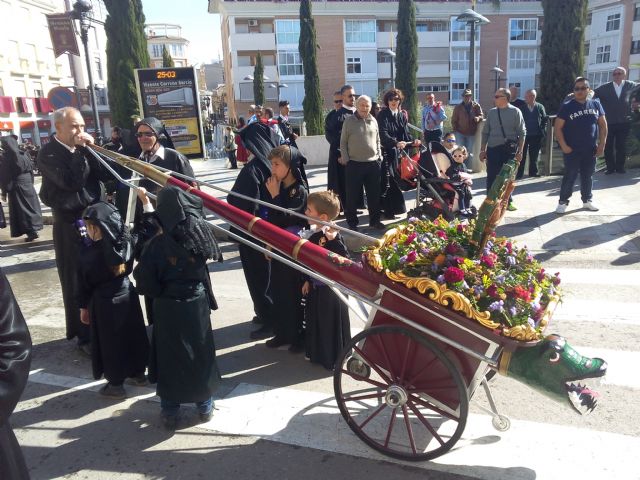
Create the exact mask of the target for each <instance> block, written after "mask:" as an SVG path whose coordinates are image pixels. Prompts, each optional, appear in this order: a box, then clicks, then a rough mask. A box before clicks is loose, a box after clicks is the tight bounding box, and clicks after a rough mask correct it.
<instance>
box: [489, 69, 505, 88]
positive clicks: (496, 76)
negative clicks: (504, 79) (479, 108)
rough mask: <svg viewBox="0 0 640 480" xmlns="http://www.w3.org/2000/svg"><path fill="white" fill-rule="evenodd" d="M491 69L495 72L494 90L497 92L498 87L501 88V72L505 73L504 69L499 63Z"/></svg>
mask: <svg viewBox="0 0 640 480" xmlns="http://www.w3.org/2000/svg"><path fill="white" fill-rule="evenodd" d="M490 71H491V72H493V74H494V75H495V80H496V88H495V90H494V91H496V92H497V91H498V89H499V88H500V74H502V73H504V70H502V69H501V68H500V67H499V66H498V65H496V66H495V67H493V68H492V69H491V70H490Z"/></svg>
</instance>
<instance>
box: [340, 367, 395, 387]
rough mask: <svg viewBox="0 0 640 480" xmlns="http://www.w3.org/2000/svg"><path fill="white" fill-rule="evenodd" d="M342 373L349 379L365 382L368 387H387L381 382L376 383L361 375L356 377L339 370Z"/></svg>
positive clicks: (348, 372)
mask: <svg viewBox="0 0 640 480" xmlns="http://www.w3.org/2000/svg"><path fill="white" fill-rule="evenodd" d="M341 372H342V373H345V374H347V375H349V376H350V377H351V378H353V379H354V380H359V381H360V382H366V383H368V384H370V385H373V386H375V387H379V388H387V387H388V386H389V385H387V384H386V383H382V382H376V381H375V380H371V379H370V378H367V377H363V376H361V375H357V374H355V373H351V372H350V371H348V370H345V369H344V368H343V369H341Z"/></svg>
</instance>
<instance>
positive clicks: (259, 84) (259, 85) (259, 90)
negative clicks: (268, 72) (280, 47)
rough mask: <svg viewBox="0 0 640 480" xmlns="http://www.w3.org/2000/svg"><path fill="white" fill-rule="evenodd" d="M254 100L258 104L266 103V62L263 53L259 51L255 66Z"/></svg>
mask: <svg viewBox="0 0 640 480" xmlns="http://www.w3.org/2000/svg"><path fill="white" fill-rule="evenodd" d="M253 101H254V102H255V103H256V105H264V103H265V98H264V64H263V63H262V55H260V52H258V56H257V57H256V66H255V67H254V68H253Z"/></svg>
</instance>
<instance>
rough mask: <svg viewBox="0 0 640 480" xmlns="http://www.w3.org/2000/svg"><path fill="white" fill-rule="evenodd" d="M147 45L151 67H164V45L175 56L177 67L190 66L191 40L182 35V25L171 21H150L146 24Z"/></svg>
mask: <svg viewBox="0 0 640 480" xmlns="http://www.w3.org/2000/svg"><path fill="white" fill-rule="evenodd" d="M144 33H145V36H146V37H147V47H148V49H149V57H150V60H151V68H162V50H163V47H166V48H167V51H168V52H169V54H170V55H171V58H173V63H174V64H175V66H176V67H188V66H189V61H188V60H187V49H188V47H189V40H187V39H186V38H184V37H183V36H182V27H181V26H180V25H174V24H170V23H150V24H147V25H145V27H144Z"/></svg>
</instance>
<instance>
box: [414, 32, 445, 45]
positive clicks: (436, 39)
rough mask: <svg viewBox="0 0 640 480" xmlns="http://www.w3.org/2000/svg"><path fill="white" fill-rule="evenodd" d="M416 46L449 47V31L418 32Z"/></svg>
mask: <svg viewBox="0 0 640 480" xmlns="http://www.w3.org/2000/svg"><path fill="white" fill-rule="evenodd" d="M418 47H449V32H418Z"/></svg>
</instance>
